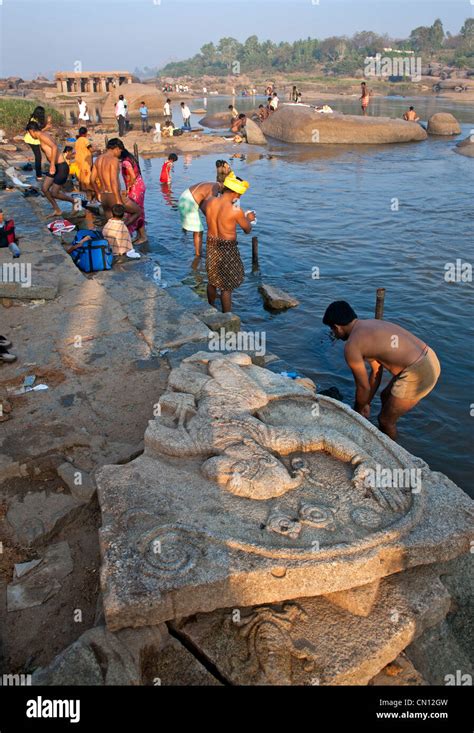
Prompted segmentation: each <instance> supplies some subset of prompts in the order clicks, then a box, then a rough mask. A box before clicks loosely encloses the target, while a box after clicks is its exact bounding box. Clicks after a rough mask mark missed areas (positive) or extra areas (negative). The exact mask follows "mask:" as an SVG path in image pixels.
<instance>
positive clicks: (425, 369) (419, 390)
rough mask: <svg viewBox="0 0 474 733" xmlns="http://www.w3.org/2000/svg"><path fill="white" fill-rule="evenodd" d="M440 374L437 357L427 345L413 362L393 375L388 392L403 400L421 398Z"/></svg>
mask: <svg viewBox="0 0 474 733" xmlns="http://www.w3.org/2000/svg"><path fill="white" fill-rule="evenodd" d="M440 374H441V367H440V364H439V361H438V357H437V356H436V354H435V352H434V351H433V349H430V347H429V346H427V347H426V350H425V351H424V353H423V354H422V356H421V357H420V358H419V359H417V361H415V362H414V364H411V365H410V366H407V367H405V369H404V370H403V371H401V372H400V374H399V375H398V376H396V377H395V379H394V380H393V385H392V389H391V390H390V394H392V395H393V396H394V397H399V398H400V399H403V400H421V398H422V397H426V395H427V394H429V393H430V392H431V390H432V389H433V387H434V386H435V384H436V382H437V381H438V378H439V375H440Z"/></svg>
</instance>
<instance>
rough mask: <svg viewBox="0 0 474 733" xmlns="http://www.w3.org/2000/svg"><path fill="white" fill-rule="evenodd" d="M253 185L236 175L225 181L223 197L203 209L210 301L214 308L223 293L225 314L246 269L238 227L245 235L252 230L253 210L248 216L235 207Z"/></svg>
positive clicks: (208, 203)
mask: <svg viewBox="0 0 474 733" xmlns="http://www.w3.org/2000/svg"><path fill="white" fill-rule="evenodd" d="M249 185H250V184H249V183H248V182H247V181H243V180H242V179H241V178H237V177H236V176H235V175H234V174H233V173H231V174H230V175H228V176H227V178H226V179H225V181H224V188H223V191H222V195H221V196H219V197H213V198H209V199H207V200H206V201H205V202H204V204H203V210H204V213H205V215H206V221H207V227H208V231H207V251H206V270H207V278H208V285H207V299H208V301H209V303H210V305H214V303H215V301H216V298H217V291H218V290H220V291H221V304H222V312H223V313H228V312H229V311H231V310H232V291H233V290H235V289H236V288H238V287H239V286H240V285H241V284H242V283H243V281H244V276H245V273H244V266H243V264H242V259H241V257H240V253H239V248H238V246H237V225H239V226H240V228H241V229H242V231H244V232H245V234H249V233H250V232H251V231H252V222H253V221H255V213H254V212H253V211H250V212H248V213H247V214H244V212H243V211H242V209H241V208H240V207H237V206H234V202H236V201H237V200H238V199H240V197H241V196H242V195H243V194H244V193H245V192H246V191H247V189H248V188H249Z"/></svg>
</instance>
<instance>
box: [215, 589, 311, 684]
mask: <svg viewBox="0 0 474 733" xmlns="http://www.w3.org/2000/svg"><path fill="white" fill-rule="evenodd" d="M307 618H308V614H307V613H306V611H304V609H303V608H301V606H299V605H298V604H297V603H284V604H283V606H282V608H281V610H278V609H275V608H271V607H270V606H260V607H259V608H257V609H254V610H253V611H252V612H251V613H250V614H249V615H248V616H244V617H243V618H241V620H240V621H236V622H232V621H229V619H226V623H225V627H224V629H223V630H224V631H228V632H229V633H232V628H231V625H234V623H235V625H236V626H237V628H238V629H239V636H240V637H241V638H242V639H244V640H245V642H246V654H245V656H244V655H242V656H241V657H238V656H237V657H236V658H234V659H231V669H232V670H233V671H234V672H236V671H237V670H238V669H239V668H240V669H239V671H243V672H244V674H245V676H246V677H247V678H248V680H249V682H251V683H252V684H259V683H260V684H262V683H263V684H267V685H291V682H292V677H293V675H292V660H293V659H298V660H301V661H302V662H303V669H304V671H305V672H312V671H313V670H314V667H315V661H314V648H313V647H312V645H311V644H310V643H309V642H307V641H306V643H305V644H304V645H303V646H302V647H298V646H297V645H296V644H295V642H294V640H293V638H292V636H291V632H292V629H293V627H294V625H295V623H296V622H297V621H298V620H300V619H301V620H307Z"/></svg>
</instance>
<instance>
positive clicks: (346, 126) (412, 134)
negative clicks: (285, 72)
mask: <svg viewBox="0 0 474 733" xmlns="http://www.w3.org/2000/svg"><path fill="white" fill-rule="evenodd" d="M262 130H263V132H264V134H265V136H266V137H270V138H274V139H276V140H282V141H283V142H287V143H313V144H314V143H316V144H318V143H319V144H340V143H343V144H351V145H352V144H365V145H371V144H383V143H406V142H416V141H419V140H426V138H427V133H426V130H424V129H423V128H422V127H421V125H419V124H418V123H417V122H406V121H405V120H399V119H393V118H391V117H363V116H362V115H344V114H339V113H332V114H321V113H319V112H316V111H315V110H314V109H312V108H311V107H309V106H304V105H300V104H295V105H292V104H283V105H282V106H281V107H279V108H278V110H277V111H276V112H274V113H273V114H271V115H270V117H268V118H267V119H266V120H265V122H264V123H263V124H262Z"/></svg>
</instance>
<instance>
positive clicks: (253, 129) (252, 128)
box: [246, 118, 267, 145]
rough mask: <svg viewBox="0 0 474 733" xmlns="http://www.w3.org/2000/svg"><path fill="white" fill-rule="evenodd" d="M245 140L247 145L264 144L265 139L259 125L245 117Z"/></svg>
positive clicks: (265, 142)
mask: <svg viewBox="0 0 474 733" xmlns="http://www.w3.org/2000/svg"><path fill="white" fill-rule="evenodd" d="M246 128H247V142H248V144H249V145H266V144H267V139H266V137H265V135H264V134H263V132H262V130H261V128H260V125H257V123H256V122H254V121H253V120H250V119H249V118H247V125H246Z"/></svg>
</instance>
